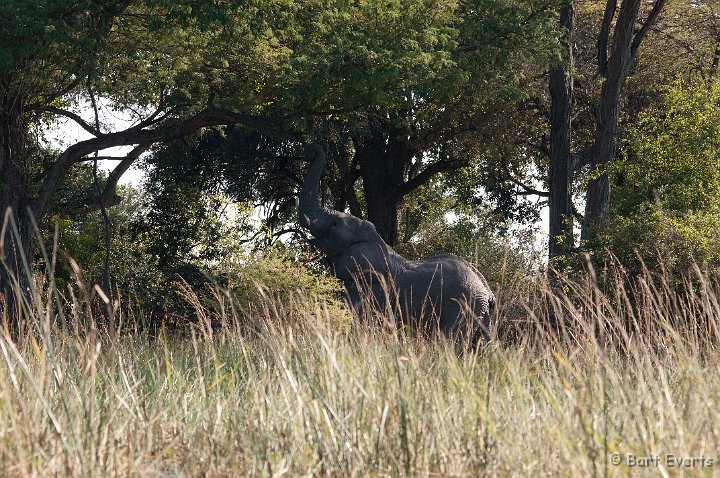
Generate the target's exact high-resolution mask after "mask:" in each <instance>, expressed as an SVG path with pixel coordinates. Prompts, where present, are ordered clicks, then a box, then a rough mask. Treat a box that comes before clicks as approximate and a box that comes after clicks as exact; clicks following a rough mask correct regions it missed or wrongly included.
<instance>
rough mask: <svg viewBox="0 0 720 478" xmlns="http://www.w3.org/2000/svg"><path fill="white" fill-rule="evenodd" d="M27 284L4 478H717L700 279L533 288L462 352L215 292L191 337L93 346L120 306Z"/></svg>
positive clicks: (714, 351) (717, 315) (304, 301)
mask: <svg viewBox="0 0 720 478" xmlns="http://www.w3.org/2000/svg"><path fill="white" fill-rule="evenodd" d="M34 284H35V285H34V287H33V290H32V294H31V295H29V296H27V295H26V297H28V299H27V301H26V302H25V306H24V307H25V317H26V324H27V328H26V331H25V332H23V333H20V334H15V335H13V334H11V333H9V332H8V331H6V332H5V333H4V334H2V336H1V337H0V355H1V357H0V363H1V365H0V383H1V384H2V385H1V386H0V475H1V476H8V477H15V476H88V477H90V476H93V477H95V476H107V477H110V476H157V477H170V476H310V475H312V476H368V475H369V476H628V475H632V476H636V475H638V476H658V475H662V476H713V475H717V474H718V469H719V468H720V463H718V459H720V423H718V420H717V410H718V406H719V405H720V368H719V367H718V363H719V361H718V358H719V357H718V348H717V343H718V338H719V337H720V335H719V332H718V328H719V325H720V289H719V288H718V284H717V283H716V282H715V281H714V280H712V278H711V277H710V276H709V275H708V274H706V273H703V272H701V271H700V270H696V273H695V274H694V275H693V276H689V277H686V278H684V279H683V278H680V279H678V278H673V277H672V276H671V275H670V274H668V273H664V274H663V273H660V274H654V273H651V272H650V271H645V274H643V276H641V277H640V278H638V279H637V281H635V282H632V281H629V279H628V278H627V277H624V276H623V275H622V274H621V273H617V274H611V275H607V276H604V277H602V278H601V279H598V278H597V277H596V274H595V273H594V272H593V271H592V270H590V271H588V274H587V275H585V276H584V277H581V278H579V279H577V278H576V279H573V280H569V279H568V280H565V281H564V283H563V288H562V289H561V290H558V289H555V290H550V289H549V288H547V287H544V286H542V285H540V286H538V290H537V291H536V293H535V294H532V296H531V299H527V300H522V299H521V298H515V299H514V301H515V302H516V303H515V305H516V306H518V305H519V306H520V307H519V308H518V307H514V308H513V309H510V308H507V307H505V308H503V307H501V308H500V311H501V312H500V315H499V317H498V318H497V323H499V324H503V323H505V319H506V316H505V315H503V314H505V312H503V311H508V310H514V312H513V316H512V320H513V321H514V322H513V323H512V324H510V327H509V328H511V329H512V330H513V331H514V332H513V333H506V332H507V331H505V333H503V332H501V333H500V334H499V335H497V334H496V339H495V340H494V341H492V342H491V343H490V344H489V345H487V346H485V347H482V348H480V349H479V350H475V351H467V352H466V353H463V354H458V353H457V351H456V348H455V347H454V346H453V345H452V344H450V343H448V342H447V341H445V340H442V339H436V340H415V339H413V338H412V337H411V336H409V335H407V334H404V333H401V332H397V331H393V330H392V329H384V328H382V327H367V326H363V325H361V324H358V323H355V324H351V325H350V326H349V327H338V322H337V319H336V318H335V317H333V315H332V314H331V313H330V312H328V310H327V309H326V308H324V307H323V305H322V303H318V302H316V301H313V300H312V299H311V298H307V297H304V296H303V295H302V293H299V294H298V295H297V296H295V297H293V298H290V299H286V300H282V301H280V300H277V299H274V298H273V297H272V294H270V293H267V292H265V293H263V294H261V297H262V300H261V303H259V304H257V307H255V308H253V310H252V312H244V311H242V310H240V309H239V308H238V307H237V306H236V304H235V303H234V301H233V300H232V298H231V297H230V296H229V295H227V294H225V293H223V292H222V291H218V295H217V297H216V300H215V303H216V305H215V306H214V307H213V309H212V310H209V309H207V308H205V307H203V306H202V305H201V303H200V301H199V300H198V299H197V297H195V296H194V295H193V294H192V291H189V290H188V291H187V296H188V300H189V301H190V303H192V304H194V305H195V307H196V315H197V317H198V318H199V320H198V323H197V325H196V326H194V327H192V328H190V329H188V330H187V331H185V332H183V333H179V332H171V331H161V333H160V334H159V335H158V336H157V337H149V336H148V335H147V334H144V333H142V332H133V331H129V330H127V328H126V329H125V330H123V328H122V327H120V329H119V330H118V329H117V328H116V329H111V328H104V329H103V331H102V332H100V331H99V330H98V329H97V328H96V327H95V326H94V324H95V323H96V322H100V323H105V324H108V323H114V324H116V325H118V324H120V322H121V321H120V320H119V318H118V316H117V315H113V314H116V313H117V312H116V311H117V310H118V307H117V306H116V305H117V304H113V303H112V302H109V303H108V304H106V305H103V306H102V307H97V304H98V299H102V295H101V294H100V293H99V292H98V291H97V290H96V289H86V288H84V287H83V286H82V284H81V283H78V284H76V286H75V287H73V288H71V289H70V290H68V291H65V292H59V291H57V290H56V289H55V288H54V287H53V280H52V276H51V274H50V275H49V276H47V277H46V278H45V279H44V280H39V281H35V282H34ZM599 284H602V287H601V286H600V285H599ZM500 292H501V293H499V294H498V296H499V297H500V298H501V300H502V297H511V296H512V294H508V293H507V292H506V291H505V292H503V291H500ZM18 293H19V292H18ZM19 295H22V294H19ZM100 303H101V304H102V301H100ZM501 305H502V304H501ZM518 310H523V311H524V312H523V314H524V315H523V314H520V313H518ZM98 311H99V312H98ZM97 314H99V315H100V316H104V319H102V320H101V319H100V318H99V317H98V315H97ZM550 318H553V319H554V320H555V322H554V323H555V324H556V327H555V328H553V327H550V326H548V321H549V319H550ZM508 320H510V319H508ZM211 323H221V324H222V327H221V328H220V329H219V330H214V329H213V328H212V327H210V324H211ZM506 325H507V324H506ZM501 329H502V327H501ZM507 337H509V338H507ZM668 454H671V455H672V456H673V457H674V458H672V459H671V458H669V457H668ZM618 457H619V458H618ZM633 457H648V458H647V460H646V462H645V463H644V464H647V465H649V466H647V467H638V466H633V463H634V461H633ZM651 457H652V458H651ZM655 457H657V463H656V462H655ZM693 457H694V458H695V461H693V462H683V463H679V462H678V461H677V460H678V459H679V458H693ZM700 460H702V461H700ZM617 461H619V463H616V462H617ZM635 462H637V458H636V459H635ZM678 465H691V466H678Z"/></svg>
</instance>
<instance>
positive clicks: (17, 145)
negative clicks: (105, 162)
mask: <svg viewBox="0 0 720 478" xmlns="http://www.w3.org/2000/svg"><path fill="white" fill-rule="evenodd" d="M245 7H246V5H244V4H243V2H234V1H228V2H222V3H214V2H213V3H211V2H200V1H193V0H186V1H180V2H170V1H164V0H157V1H151V0H148V1H140V0H137V1H133V0H125V1H120V2H117V1H102V0H73V1H58V0H41V1H37V2H24V1H8V2H3V3H2V5H0V19H2V27H1V28H0V46H1V47H2V48H1V49H0V62H1V66H2V68H1V69H0V71H1V72H0V182H1V183H2V186H3V187H2V191H1V192H0V206H1V207H2V209H3V210H5V209H6V208H10V210H12V214H11V216H10V217H11V219H13V220H14V221H15V223H16V224H17V226H18V229H19V237H16V236H15V235H13V234H11V230H12V228H10V227H8V228H6V229H5V236H4V237H3V238H2V243H4V245H5V248H4V251H3V253H4V257H5V264H6V266H7V268H4V270H3V271H2V273H0V285H1V286H2V288H3V290H6V288H7V287H8V286H9V284H10V277H11V276H14V277H15V279H14V280H23V277H24V275H23V274H20V270H21V269H20V264H21V262H22V261H21V259H20V257H21V255H23V254H24V255H25V256H27V257H28V258H29V259H30V261H32V249H31V247H30V244H31V242H32V236H33V234H32V227H31V220H30V216H31V215H34V216H35V218H37V219H38V220H41V219H42V218H43V217H44V216H45V214H46V213H47V211H48V206H49V204H50V202H51V200H52V197H53V195H54V194H55V192H56V190H57V188H58V186H59V185H60V184H61V183H62V181H63V179H64V178H66V177H67V175H68V173H69V171H70V170H71V168H72V167H73V166H74V165H76V164H78V163H80V162H83V161H86V160H88V156H89V155H91V154H93V153H95V152H96V151H98V150H102V149H105V148H110V147H114V146H122V145H133V146H135V148H134V149H133V150H132V151H131V152H130V153H129V154H128V155H126V156H125V157H124V158H119V159H122V160H121V161H120V163H119V166H118V168H117V169H116V170H115V171H114V172H113V173H112V174H111V175H110V178H109V180H108V182H107V184H106V187H105V191H104V193H103V194H102V195H101V197H102V198H104V199H107V198H109V197H112V196H113V195H114V194H113V192H114V186H115V184H116V183H117V178H118V177H119V176H120V175H121V174H122V173H123V172H124V171H125V170H126V169H127V168H128V166H129V164H130V163H132V162H133V161H134V160H135V159H136V158H137V157H138V156H139V155H140V154H141V153H142V152H143V151H145V150H147V149H148V148H149V147H150V146H151V145H152V144H154V143H157V142H163V141H169V140H172V139H176V138H180V137H183V136H187V135H189V134H192V133H193V132H195V131H197V130H199V129H200V128H203V127H207V126H213V125H218V124H243V125H245V126H247V127H249V128H251V129H254V130H256V131H260V132H262V133H264V134H266V135H268V136H278V137H285V138H287V137H294V136H293V135H292V134H289V133H286V132H285V131H284V130H283V129H281V127H280V124H279V122H278V121H277V120H274V119H270V118H268V117H261V116H258V115H257V114H256V113H257V111H253V108H254V107H255V106H256V105H259V104H261V103H262V102H263V101H264V100H263V97H264V96H265V95H266V94H267V90H268V89H272V88H273V87H275V86H276V85H275V84H274V83H273V80H272V78H273V76H274V75H275V74H276V72H277V70H278V69H279V68H280V67H281V66H282V65H283V61H285V60H286V58H287V56H288V54H289V49H290V46H291V45H295V44H297V43H298V42H299V41H301V39H299V38H298V37H297V35H296V31H295V30H294V23H293V21H294V20H293V19H292V13H293V11H294V10H295V9H296V7H295V6H294V5H293V4H292V3H291V2H283V1H280V0H278V1H277V2H273V1H267V2H258V4H257V5H255V7H254V8H245ZM225 51H229V52H230V53H227V54H225V55H218V53H219V52H225ZM238 52H241V53H238ZM87 98H90V99H92V98H104V99H105V100H106V101H109V102H111V103H112V105H113V106H112V107H113V108H114V109H117V110H120V111H125V112H133V114H135V115H136V122H135V123H134V124H133V125H132V126H131V127H129V128H127V129H124V130H122V131H109V130H108V129H107V127H106V126H103V125H94V124H92V123H91V122H87V121H85V120H84V119H83V118H82V117H81V115H80V114H78V113H77V112H74V111H72V109H73V108H78V107H79V105H81V104H82V101H83V100H84V99H87ZM57 116H64V117H67V118H70V119H71V120H73V121H75V122H76V123H77V124H78V125H80V126H81V127H82V128H83V129H84V130H85V131H87V132H88V133H89V134H90V135H91V138H90V139H87V140H84V141H80V142H78V143H76V144H72V145H70V146H69V147H68V148H66V149H65V150H64V151H63V152H61V153H60V154H59V155H58V156H57V157H56V158H55V159H54V160H53V161H52V162H50V163H49V164H44V165H42V164H38V163H37V162H35V161H33V160H32V159H33V158H31V157H29V156H28V154H27V144H28V137H29V134H30V132H31V131H32V130H33V129H37V128H41V127H42V126H41V124H42V121H43V120H45V119H48V118H52V117H57ZM8 274H9V275H8Z"/></svg>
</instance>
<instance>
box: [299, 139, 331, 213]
mask: <svg viewBox="0 0 720 478" xmlns="http://www.w3.org/2000/svg"><path fill="white" fill-rule="evenodd" d="M305 157H306V158H307V159H308V160H310V166H308V169H307V172H306V173H305V179H304V181H303V184H302V188H301V189H300V200H299V202H298V222H299V223H300V225H302V226H303V227H309V226H310V221H312V220H314V219H316V218H317V216H318V215H319V214H322V213H323V212H325V213H327V211H326V210H325V209H324V208H323V207H322V206H321V205H320V176H321V175H322V171H323V167H324V166H325V153H324V152H323V150H322V148H321V147H320V146H319V145H317V144H312V145H309V146H307V147H306V148H305Z"/></svg>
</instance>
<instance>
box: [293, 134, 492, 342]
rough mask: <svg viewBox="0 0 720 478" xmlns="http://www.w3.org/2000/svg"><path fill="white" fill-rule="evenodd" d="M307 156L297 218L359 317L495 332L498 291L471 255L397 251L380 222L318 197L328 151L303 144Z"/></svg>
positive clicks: (421, 329) (414, 326)
mask: <svg viewBox="0 0 720 478" xmlns="http://www.w3.org/2000/svg"><path fill="white" fill-rule="evenodd" d="M305 157H306V159H307V161H308V162H309V165H308V169H307V171H306V173H305V178H304V180H303V183H302V187H301V189H300V197H299V200H298V208H297V212H298V223H299V224H300V226H302V227H303V228H306V229H307V230H309V232H310V234H311V235H312V236H313V238H312V239H310V240H309V242H310V243H311V244H312V245H314V246H315V247H317V248H318V249H320V251H322V252H323V253H324V255H325V257H326V259H327V261H328V262H329V264H330V266H331V268H332V271H333V273H334V274H335V276H336V277H337V278H339V279H340V280H342V282H343V283H344V285H345V289H346V292H347V298H348V299H349V302H350V304H351V306H352V307H353V309H354V310H355V312H356V313H357V315H358V316H360V317H366V318H367V316H368V314H372V315H377V314H373V313H379V312H391V313H392V316H394V318H395V320H397V321H398V322H399V325H404V326H409V327H410V329H411V330H412V331H413V332H415V333H420V334H421V335H432V334H435V333H437V332H438V331H440V332H441V333H443V334H445V335H446V336H448V337H450V338H451V339H453V340H455V341H456V342H463V343H466V344H467V343H468V341H469V343H471V344H476V343H478V342H480V341H487V340H488V339H489V330H490V320H491V317H492V315H493V311H494V307H495V296H494V294H493V292H492V290H491V289H490V287H489V285H488V283H487V281H486V280H485V277H483V275H482V274H481V273H480V272H479V271H478V270H477V269H476V268H475V267H474V266H473V265H472V264H470V263H469V262H467V261H465V260H463V259H462V258H460V257H458V256H455V255H451V254H444V255H437V256H432V257H429V258H427V259H425V260H423V261H411V260H407V259H405V258H404V257H402V256H401V255H400V254H398V253H397V252H395V251H394V250H393V248H392V247H390V246H389V245H388V244H387V243H386V242H385V241H384V240H383V239H382V238H381V237H380V235H379V234H378V233H377V231H376V229H375V226H374V225H373V224H372V223H371V222H369V221H365V220H362V219H360V218H358V217H355V216H353V215H352V214H347V213H345V212H340V211H335V210H330V209H327V208H325V207H323V206H322V205H321V203H320V176H321V174H322V171H323V167H324V164H325V153H324V151H323V149H322V148H321V147H320V146H319V145H318V144H316V143H312V144H309V145H307V146H306V147H305Z"/></svg>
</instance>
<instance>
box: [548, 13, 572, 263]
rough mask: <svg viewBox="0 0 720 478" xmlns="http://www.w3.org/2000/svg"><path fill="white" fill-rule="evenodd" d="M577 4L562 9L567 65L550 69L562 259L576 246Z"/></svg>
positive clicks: (553, 190)
mask: <svg viewBox="0 0 720 478" xmlns="http://www.w3.org/2000/svg"><path fill="white" fill-rule="evenodd" d="M574 19H575V5H574V4H573V3H571V4H570V5H568V6H566V7H564V8H562V9H561V10H560V28H561V29H562V30H563V36H564V39H563V50H564V56H565V58H564V59H563V63H562V64H560V65H557V66H554V67H553V68H551V70H550V82H549V83H550V84H549V86H550V97H551V99H552V111H551V119H550V168H549V173H548V175H549V183H550V197H549V209H550V237H549V241H548V242H549V256H550V259H553V258H555V257H558V256H562V255H564V254H566V253H567V252H568V251H570V250H571V249H572V247H573V245H574V244H573V215H572V180H573V164H572V158H571V155H570V142H571V135H572V125H571V115H572V95H573V63H574V61H573V60H574V57H573V23H574Z"/></svg>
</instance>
